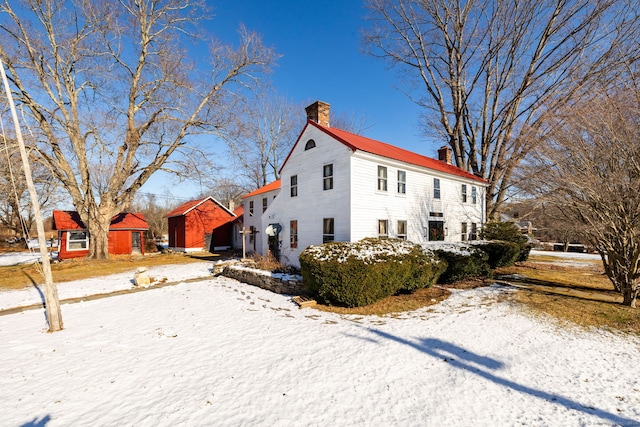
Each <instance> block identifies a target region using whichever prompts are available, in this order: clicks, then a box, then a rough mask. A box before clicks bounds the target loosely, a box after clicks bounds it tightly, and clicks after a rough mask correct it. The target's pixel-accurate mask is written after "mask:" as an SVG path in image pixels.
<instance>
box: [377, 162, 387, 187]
mask: <svg viewBox="0 0 640 427" xmlns="http://www.w3.org/2000/svg"><path fill="white" fill-rule="evenodd" d="M378 191H387V168H386V166H378Z"/></svg>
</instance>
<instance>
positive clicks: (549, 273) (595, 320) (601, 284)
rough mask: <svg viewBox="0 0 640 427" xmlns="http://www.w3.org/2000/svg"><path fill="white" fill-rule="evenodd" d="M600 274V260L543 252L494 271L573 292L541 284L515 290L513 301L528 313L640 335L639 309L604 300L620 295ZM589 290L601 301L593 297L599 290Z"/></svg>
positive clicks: (619, 297)
mask: <svg viewBox="0 0 640 427" xmlns="http://www.w3.org/2000/svg"><path fill="white" fill-rule="evenodd" d="M572 261H574V263H573V265H572ZM603 273H604V272H603V269H602V264H601V262H600V261H599V260H594V261H590V262H589V261H585V260H583V259H575V260H571V259H559V258H557V257H553V256H544V255H542V256H540V255H536V256H532V257H531V258H530V261H528V262H524V263H518V264H517V265H516V266H513V267H509V268H503V269H499V270H498V271H497V274H519V275H521V276H526V277H527V278H529V279H533V280H534V281H541V282H548V283H549V284H555V285H558V286H560V287H564V288H566V289H567V290H568V291H570V292H572V293H574V296H568V295H561V294H558V293H554V292H553V288H552V287H548V288H545V287H544V286H536V290H527V289H521V290H519V291H518V292H515V293H514V294H513V295H512V300H513V301H515V302H516V303H519V304H522V306H524V307H526V309H527V310H528V311H529V312H531V313H534V314H538V315H544V316H550V317H552V318H554V319H557V320H559V321H561V322H567V323H571V324H574V325H579V326H582V327H587V328H605V329H609V330H613V331H619V332H627V333H634V334H640V310H639V309H634V308H631V307H627V306H624V305H622V304H620V303H612V302H606V300H607V299H609V300H611V298H610V297H614V298H615V299H619V300H620V301H621V300H622V297H621V295H620V294H619V293H615V292H613V291H614V288H613V285H612V284H611V282H610V281H609V279H608V278H607V276H606V275H605V274H603ZM588 290H593V291H600V295H601V300H594V299H593V298H596V299H597V298H598V297H597V295H598V292H593V293H589V292H588ZM583 291H585V292H583ZM602 291H608V292H607V293H604V292H602ZM581 293H584V294H585V298H581V297H580V294H581ZM605 297H609V298H605ZM587 298H592V299H587Z"/></svg>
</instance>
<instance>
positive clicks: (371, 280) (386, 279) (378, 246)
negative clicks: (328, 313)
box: [300, 239, 446, 307]
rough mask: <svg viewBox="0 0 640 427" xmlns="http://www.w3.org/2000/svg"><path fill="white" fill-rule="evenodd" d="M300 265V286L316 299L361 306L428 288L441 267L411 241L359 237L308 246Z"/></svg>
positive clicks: (438, 262) (429, 253)
mask: <svg viewBox="0 0 640 427" xmlns="http://www.w3.org/2000/svg"><path fill="white" fill-rule="evenodd" d="M300 266H301V270H302V278H303V282H304V285H305V287H306V288H307V289H308V290H309V291H310V292H311V293H312V294H314V295H315V297H316V298H317V299H318V300H319V301H321V302H324V303H329V304H334V305H340V306H345V307H361V306H364V305H368V304H372V303H374V302H376V301H378V300H380V299H382V298H386V297H388V296H391V295H394V294H396V293H398V292H411V291H414V290H416V289H420V288H426V287H429V286H431V285H433V284H434V283H435V282H436V280H437V279H438V276H439V275H440V274H441V273H442V272H443V271H444V270H445V268H446V263H444V262H442V261H440V260H438V259H437V258H436V257H435V256H434V255H433V253H432V252H430V251H427V250H425V249H423V248H422V247H421V246H420V245H417V244H415V243H411V242H406V241H403V240H397V239H363V240H361V241H359V242H355V243H350V242H332V243H327V244H324V245H317V246H310V247H308V248H307V249H305V250H304V251H303V252H302V254H301V255H300Z"/></svg>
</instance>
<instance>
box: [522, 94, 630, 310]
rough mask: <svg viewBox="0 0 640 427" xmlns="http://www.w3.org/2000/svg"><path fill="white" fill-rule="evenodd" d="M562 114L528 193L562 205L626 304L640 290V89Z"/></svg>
mask: <svg viewBox="0 0 640 427" xmlns="http://www.w3.org/2000/svg"><path fill="white" fill-rule="evenodd" d="M598 93H599V94H598V96H596V97H594V99H591V100H590V101H589V102H585V103H582V104H580V105H577V104H574V105H573V106H572V107H571V108H570V109H569V108H568V109H567V110H566V111H564V113H563V114H560V112H557V115H556V118H555V123H554V127H553V130H552V131H551V132H550V133H549V135H548V137H547V139H546V141H545V142H546V143H545V145H544V146H541V147H540V148H539V151H538V153H537V154H536V156H535V161H531V162H530V163H528V165H527V167H526V168H523V169H524V170H525V171H526V172H527V173H526V176H527V177H528V184H529V188H528V190H529V191H530V192H531V193H532V194H535V195H536V197H537V198H543V200H545V201H546V203H549V204H551V205H552V206H553V207H555V208H557V209H558V210H559V211H560V212H562V213H563V215H564V216H565V217H566V218H567V220H568V221H569V222H570V223H572V224H574V225H575V226H576V228H578V230H579V232H580V234H581V235H582V236H584V238H586V239H587V240H588V241H589V242H590V243H591V244H592V245H593V246H594V247H595V248H596V249H597V251H598V252H599V253H600V256H601V258H602V262H603V265H604V269H605V272H606V274H607V276H608V277H609V279H610V280H611V282H612V283H613V286H614V287H615V289H616V290H617V291H619V292H621V293H622V295H623V297H624V304H626V305H630V306H632V307H635V306H636V300H637V298H638V293H639V292H640V286H638V279H639V278H640V191H639V189H640V143H639V142H638V141H640V91H638V87H635V88H633V87H631V88H629V87H627V88H618V89H616V90H615V91H613V90H612V91H609V92H607V91H606V90H605V89H602V90H600V91H598Z"/></svg>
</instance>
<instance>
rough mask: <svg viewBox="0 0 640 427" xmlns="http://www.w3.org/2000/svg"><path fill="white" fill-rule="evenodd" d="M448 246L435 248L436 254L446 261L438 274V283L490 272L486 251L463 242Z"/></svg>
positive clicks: (484, 274)
mask: <svg viewBox="0 0 640 427" xmlns="http://www.w3.org/2000/svg"><path fill="white" fill-rule="evenodd" d="M449 246H450V247H444V246H441V247H440V248H439V249H436V250H435V252H436V255H437V256H438V257H439V258H440V259H442V260H444V261H446V262H447V269H446V270H445V272H444V273H442V274H441V275H440V277H439V279H438V283H452V282H456V281H458V280H463V279H466V278H469V277H478V276H486V275H488V274H490V272H491V268H490V267H489V255H488V254H487V253H486V252H484V251H483V250H481V249H479V248H477V247H475V246H470V245H465V244H456V245H449Z"/></svg>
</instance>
